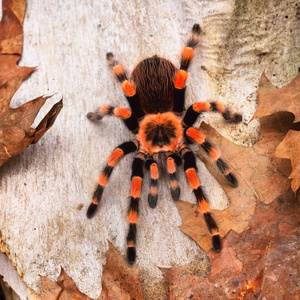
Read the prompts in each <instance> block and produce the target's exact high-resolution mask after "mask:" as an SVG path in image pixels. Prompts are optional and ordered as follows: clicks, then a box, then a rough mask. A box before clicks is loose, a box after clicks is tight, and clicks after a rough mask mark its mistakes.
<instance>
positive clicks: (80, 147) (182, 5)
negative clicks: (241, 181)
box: [0, 0, 300, 299]
mask: <svg viewBox="0 0 300 300" xmlns="http://www.w3.org/2000/svg"><path fill="white" fill-rule="evenodd" d="M298 5H299V4H298ZM196 22H197V23H200V25H201V27H202V30H203V33H202V42H201V45H200V47H199V49H198V50H197V55H196V57H195V59H194V63H193V66H192V68H191V72H190V76H189V79H188V89H187V103H186V106H188V105H190V104H192V103H193V102H195V101H206V100H212V99H218V100H221V101H222V102H223V103H225V104H226V105H228V106H230V107H231V108H232V110H234V111H237V112H242V113H243V115H244V120H245V123H248V122H249V120H250V119H251V117H252V116H253V114H254V111H255V108H256V95H255V91H256V89H257V85H258V81H259V78H260V75H261V74H262V72H263V71H265V72H266V75H267V77H268V78H270V79H271V81H272V83H273V84H275V85H277V86H282V85H285V84H287V83H288V82H290V81H291V80H292V79H293V77H295V76H296V74H297V71H298V67H299V57H300V46H299V44H300V43H299V36H300V30H299V8H298V12H297V1H295V0H290V1H286V0H285V1H278V0H268V1H259V0H257V1H255V0H253V1H250V0H249V1H244V0H236V1H233V0H224V1H220V0H218V1H217V0H215V1H196V0H185V1H171V0H167V1H159V0H153V1H146V0H143V1H104V0H102V1H88V0H77V1H71V0H65V1H49V0H48V1H29V3H28V5H27V11H26V16H25V21H24V46H23V57H22V60H21V63H20V64H21V65H26V66H38V69H37V71H36V72H34V74H33V75H32V76H31V77H30V78H29V80H27V81H26V82H25V83H24V84H23V85H22V87H21V88H20V90H19V91H18V92H17V94H16V95H15V96H14V98H13V101H12V104H11V105H12V106H13V107H15V106H19V105H21V104H23V103H25V102H27V101H28V100H30V99H33V98H35V97H37V96H40V95H43V94H54V93H58V94H57V95H55V96H54V97H53V99H52V100H49V103H48V104H47V105H45V107H44V109H43V110H42V111H41V113H40V114H39V118H38V120H37V122H36V124H37V123H38V121H39V120H40V119H41V118H42V116H43V114H44V113H45V112H46V111H47V110H49V108H50V107H51V106H52V105H53V103H55V102H56V101H57V100H58V99H59V98H60V96H63V98H64V108H63V110H62V111H61V113H60V115H59V116H58V118H57V120H56V122H55V124H54V126H53V127H52V128H51V130H50V131H49V132H47V133H46V135H45V136H44V137H43V138H42V139H41V140H40V141H39V142H38V144H36V145H34V146H31V147H29V148H28V149H27V150H25V151H24V152H23V153H21V154H20V155H19V156H18V157H15V158H13V159H11V160H10V161H9V162H8V163H7V164H6V165H5V166H3V167H2V168H1V169H0V180H1V181H0V194H1V204H0V205H1V211H0V230H1V233H2V242H3V243H5V245H6V247H7V249H9V252H10V257H11V259H12V261H13V264H14V265H15V266H17V268H18V270H19V272H20V273H21V274H22V279H23V281H24V282H25V284H26V285H27V286H28V287H29V288H31V289H33V290H35V291H36V292H38V291H39V290H38V286H39V284H40V278H39V275H42V276H46V277H48V278H50V279H51V280H56V279H57V277H58V275H59V273H60V268H61V267H63V268H64V269H65V271H66V272H67V274H68V275H69V276H71V277H72V279H73V280H74V281H75V283H76V285H77V286H78V288H79V289H80V291H82V292H83V293H85V294H87V295H89V296H90V297H92V298H97V297H98V296H99V295H100V293H101V274H102V266H103V264H104V263H105V252H106V251H107V249H108V245H107V240H110V241H112V242H113V244H114V245H115V246H116V247H117V249H118V250H119V251H121V253H123V254H125V250H126V234H127V230H128V225H127V222H126V215H127V207H128V199H127V197H128V195H129V192H130V172H131V171H130V168H131V161H132V158H133V156H132V155H128V156H127V157H126V158H125V159H124V160H123V161H122V162H121V163H120V164H119V166H118V167H116V169H115V170H114V173H113V175H112V177H111V180H110V183H109V185H108V187H107V189H105V192H104V196H103V202H102V204H101V206H100V210H99V212H98V213H97V215H96V216H95V217H94V218H93V219H91V220H88V219H87V218H86V209H87V207H88V205H89V203H90V200H91V196H92V193H93V190H94V188H95V185H96V182H97V179H98V176H99V173H100V171H101V169H102V167H103V166H104V165H105V161H106V158H107V157H108V155H109V154H110V152H111V151H112V150H113V148H114V147H115V146H117V145H118V144H120V143H122V142H124V141H126V140H130V139H132V138H133V135H132V134H131V133H130V132H128V131H127V130H126V128H125V127H124V125H123V124H122V122H121V121H120V120H117V119H114V118H105V119H104V120H103V121H101V123H99V124H98V125H95V124H92V123H90V122H89V121H88V120H87V119H86V117H85V116H86V113H87V112H89V111H91V110H93V109H94V108H96V107H98V106H100V105H102V104H107V103H109V104H112V105H123V106H127V103H126V99H125V98H124V97H123V95H122V92H121V91H120V88H119V86H118V84H117V83H116V82H115V81H114V78H113V77H112V76H111V74H110V72H109V70H108V68H107V65H106V59H105V54H106V52H109V51H112V52H114V53H115V55H116V56H117V57H119V58H120V60H121V61H122V62H123V63H124V65H125V66H127V69H128V70H129V71H131V70H132V69H133V67H134V66H135V65H136V64H137V63H138V62H139V61H140V60H141V59H143V58H146V57H148V56H151V55H154V54H158V55H161V56H163V57H166V58H168V59H170V60H172V61H173V62H174V63H175V64H176V65H178V61H179V58H180V52H181V49H182V47H183V45H184V41H185V38H186V33H188V32H189V31H190V30H191V27H192V25H193V24H194V23H196ZM204 119H205V120H206V122H209V123H210V124H212V125H213V126H214V127H215V128H217V129H218V130H219V131H220V132H221V133H222V134H223V135H224V136H226V137H227V138H229V139H231V140H232V141H235V142H237V143H239V144H244V145H248V146H249V145H251V144H252V143H253V142H254V141H255V140H256V139H257V136H258V130H259V124H258V121H254V122H251V124H249V125H248V126H246V124H240V125H228V124H226V123H225V121H223V120H222V118H221V117H220V116H216V115H213V116H206V117H205V118H204ZM199 170H200V174H201V181H202V184H203V186H204V187H205V190H206V192H207V194H208V195H209V199H210V201H211V204H212V206H213V207H214V208H219V209H224V208H225V207H226V206H227V201H228V200H227V197H226V195H225V194H224V192H223V190H222V189H221V188H220V186H219V185H218V183H217V182H216V180H215V179H214V178H213V177H212V176H211V175H210V174H209V173H208V171H206V169H205V167H204V166H203V164H202V163H199ZM182 175H183V174H181V180H180V182H181V185H182V195H181V199H183V200H186V201H189V202H194V198H193V195H192V193H191V192H190V190H189V188H188V186H187V184H186V182H185V179H184V178H183V176H182ZM147 192H148V177H147V176H146V177H145V184H144V191H143V194H142V201H141V205H140V223H139V225H138V240H137V251H138V256H137V264H138V266H139V268H140V270H141V273H142V277H143V285H144V288H145V289H146V290H147V289H148V288H149V287H151V286H152V285H156V284H158V283H159V282H160V280H161V279H162V275H161V272H160V270H159V269H158V267H170V266H172V265H187V264H189V263H191V262H193V261H194V260H195V259H197V260H199V269H205V268H206V267H207V263H208V261H207V256H206V254H205V253H204V252H203V251H202V250H201V249H200V247H198V246H197V245H196V243H195V242H193V241H192V240H191V239H190V238H189V237H187V236H186V235H185V234H183V233H182V232H181V231H180V230H179V229H178V226H180V224H181V219H180V217H179V214H178V212H177V210H176V207H175V204H174V203H173V202H172V199H171V197H170V194H169V189H168V185H167V182H165V181H163V182H162V183H161V184H160V187H159V202H158V205H157V208H156V209H155V210H153V209H151V208H149V206H148V203H147ZM241 201H242V199H241ZM201 258H203V261H201ZM0 272H3V271H2V269H0ZM2 275H3V274H2ZM20 293H21V292H20ZM163 295H164V291H162V292H161V299H164V296H163ZM20 296H21V297H23V299H25V297H26V295H20Z"/></svg>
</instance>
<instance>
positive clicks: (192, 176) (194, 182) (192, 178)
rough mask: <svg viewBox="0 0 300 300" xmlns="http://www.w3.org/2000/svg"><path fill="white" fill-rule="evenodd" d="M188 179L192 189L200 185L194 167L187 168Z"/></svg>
mask: <svg viewBox="0 0 300 300" xmlns="http://www.w3.org/2000/svg"><path fill="white" fill-rule="evenodd" d="M185 174H186V177H187V180H188V182H189V185H190V187H191V189H192V190H196V189H197V188H198V187H199V186H200V181H199V179H198V176H197V173H196V170H195V169H194V168H190V169H187V170H186V171H185Z"/></svg>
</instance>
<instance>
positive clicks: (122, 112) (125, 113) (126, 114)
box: [114, 107, 131, 119]
mask: <svg viewBox="0 0 300 300" xmlns="http://www.w3.org/2000/svg"><path fill="white" fill-rule="evenodd" d="M114 115H115V116H116V117H121V118H122V119H128V118H130V116H131V111H130V110H129V109H127V108H123V107H116V108H115V109H114Z"/></svg>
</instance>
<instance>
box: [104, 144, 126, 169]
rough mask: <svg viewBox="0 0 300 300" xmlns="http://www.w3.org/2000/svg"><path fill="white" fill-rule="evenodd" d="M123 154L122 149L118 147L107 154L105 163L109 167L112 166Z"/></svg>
mask: <svg viewBox="0 0 300 300" xmlns="http://www.w3.org/2000/svg"><path fill="white" fill-rule="evenodd" d="M123 155H124V152H123V151H122V149H120V148H117V149H115V150H114V151H113V152H112V154H111V155H110V156H109V158H108V160H107V164H108V165H109V166H111V167H114V166H115V165H116V164H117V162H118V161H119V160H120V158H121V157H122V156H123Z"/></svg>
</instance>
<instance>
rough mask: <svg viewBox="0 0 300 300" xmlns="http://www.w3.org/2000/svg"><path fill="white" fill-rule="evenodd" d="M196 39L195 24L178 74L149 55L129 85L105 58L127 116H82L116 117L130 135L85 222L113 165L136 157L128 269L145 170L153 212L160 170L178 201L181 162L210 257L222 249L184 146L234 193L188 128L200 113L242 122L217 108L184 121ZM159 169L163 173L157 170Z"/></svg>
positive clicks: (106, 111)
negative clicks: (200, 155)
mask: <svg viewBox="0 0 300 300" xmlns="http://www.w3.org/2000/svg"><path fill="white" fill-rule="evenodd" d="M200 33H201V29H200V26H199V25H198V24H194V26H193V28H192V33H191V34H190V37H189V39H188V41H187V43H186V46H185V47H184V49H183V52H182V56H181V63H180V69H177V68H176V67H175V66H174V65H173V63H172V62H170V61H169V60H167V59H164V58H161V57H158V56H157V55H154V56H152V57H150V58H146V59H145V60H143V61H141V62H140V63H139V64H138V65H137V66H136V67H135V69H134V70H133V72H132V75H131V79H130V80H128V79H127V76H126V74H125V71H124V69H123V67H122V65H120V64H119V62H118V61H117V60H116V59H115V57H114V55H113V54H112V53H107V61H108V64H109V67H110V68H111V70H112V72H113V73H114V74H115V76H116V78H117V79H118V80H119V82H120V83H121V86H122V89H123V91H124V93H125V96H126V98H127V100H128V103H129V105H130V108H131V110H130V109H127V108H123V107H112V106H108V105H104V106H102V107H100V108H99V109H97V110H96V111H94V112H90V113H88V114H87V117H88V119H90V120H91V121H97V120H101V119H102V118H103V116H105V115H113V116H116V117H119V118H121V119H122V120H123V121H124V123H125V125H126V127H127V128H128V129H129V130H130V131H131V132H133V133H134V134H135V138H134V139H133V140H132V141H127V142H125V143H123V144H121V145H119V146H118V147H117V148H115V150H114V151H113V152H112V153H111V155H110V156H109V158H108V160H107V164H106V166H105V168H104V169H103V171H102V173H101V175H100V177H99V181H98V185H97V188H96V190H95V192H94V195H93V200H92V203H91V204H90V206H89V208H88V211H87V217H88V218H92V217H93V216H94V214H95V212H96V210H97V207H98V205H99V203H100V201H101V198H102V194H103V191H104V187H105V186H106V184H107V182H108V179H109V177H110V176H111V173H112V171H113V169H114V167H115V166H116V164H117V163H118V162H119V160H120V159H121V158H122V157H124V156H125V155H127V154H128V153H131V152H137V154H136V155H135V157H134V160H133V163H132V174H131V181H132V183H131V193H130V207H129V213H128V223H129V232H128V235H127V247H128V248H127V259H128V262H129V263H131V264H132V263H134V261H135V258H136V249H135V247H136V234H137V225H136V224H137V222H138V207H139V200H140V196H141V188H142V183H143V177H144V172H143V167H144V166H145V168H146V170H148V171H150V178H151V179H150V189H149V194H148V202H149V206H150V207H152V208H154V207H155V206H156V204H157V198H158V197H157V191H158V179H159V173H160V171H163V170H161V169H164V171H165V172H167V174H168V175H169V178H170V191H171V195H172V198H173V200H178V199H179V197H180V187H179V184H178V180H177V167H178V166H179V165H180V164H181V163H182V161H183V168H184V172H185V175H186V178H187V181H188V183H189V186H190V188H191V189H192V191H193V193H194V195H195V197H196V201H197V205H198V208H197V210H198V212H199V213H201V215H203V217H204V219H205V222H206V225H207V228H208V230H209V232H210V234H211V236H212V247H213V249H214V250H215V251H220V250H221V248H222V241H221V237H220V235H219V230H218V226H217V223H216V221H215V220H214V218H213V217H212V214H211V212H210V206H209V204H208V201H207V199H206V196H205V194H204V193H203V190H202V188H201V183H200V181H199V179H198V176H197V166H196V162H195V155H194V153H193V152H192V151H191V149H190V148H189V146H188V144H189V143H194V144H197V145H199V146H201V147H202V148H203V149H204V150H205V152H206V153H207V154H208V156H209V157H210V158H211V159H212V160H213V161H214V162H215V163H216V165H217V166H218V168H219V170H220V171H221V173H222V174H224V176H225V178H226V179H227V181H228V182H229V183H230V184H231V185H232V186H234V187H236V186H237V185H238V182H237V179H236V178H235V176H234V175H233V174H232V173H231V172H230V170H229V167H228V165H227V164H226V162H224V160H223V159H222V158H221V155H220V152H219V151H218V150H217V149H216V148H215V147H214V146H213V145H212V144H211V143H210V142H209V141H208V140H207V138H206V136H205V134H204V133H203V132H201V131H200V130H198V129H196V128H194V127H192V126H193V124H194V123H195V121H196V120H197V118H198V116H199V115H200V114H202V113H203V112H208V111H214V112H219V113H221V114H222V116H223V117H224V119H225V120H227V121H232V122H240V121H241V120H242V116H241V115H240V114H232V113H231V112H230V110H229V109H228V108H226V107H225V106H224V105H223V104H222V103H220V102H197V103H194V104H193V105H191V106H190V107H189V108H188V109H187V111H186V113H185V114H184V115H183V111H184V102H185V89H186V87H185V82H186V79H187V77H188V73H187V70H188V68H189V66H190V63H191V60H192V57H193V55H194V52H195V48H196V47H197V45H198V44H199V38H200ZM160 166H165V167H164V168H161V167H160Z"/></svg>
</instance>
